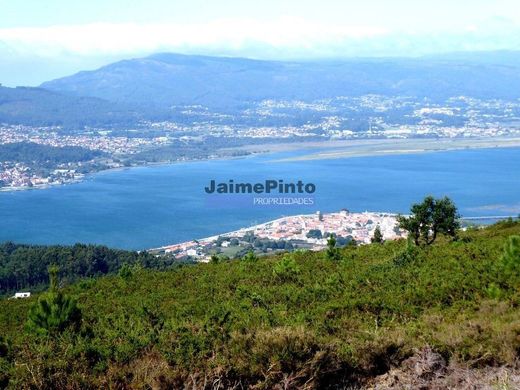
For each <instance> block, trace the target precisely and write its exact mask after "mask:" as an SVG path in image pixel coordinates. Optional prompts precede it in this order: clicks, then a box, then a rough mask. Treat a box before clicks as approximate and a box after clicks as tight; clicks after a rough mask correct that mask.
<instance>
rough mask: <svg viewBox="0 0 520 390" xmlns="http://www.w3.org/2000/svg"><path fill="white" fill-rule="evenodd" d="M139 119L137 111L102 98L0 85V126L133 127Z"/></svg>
mask: <svg viewBox="0 0 520 390" xmlns="http://www.w3.org/2000/svg"><path fill="white" fill-rule="evenodd" d="M139 118H140V114H138V113H137V111H136V110H134V109H131V108H129V107H127V106H124V105H121V104H119V103H113V102H108V101H106V100H103V99H98V98H90V97H76V96H70V95H67V94H63V93H59V92H52V91H47V90H45V89H42V88H31V87H17V88H7V87H2V86H1V85H0V123H11V124H24V125H29V126H65V127H72V128H83V127H84V126H117V125H121V126H124V125H130V124H135V123H136V121H137V120H138V119H139Z"/></svg>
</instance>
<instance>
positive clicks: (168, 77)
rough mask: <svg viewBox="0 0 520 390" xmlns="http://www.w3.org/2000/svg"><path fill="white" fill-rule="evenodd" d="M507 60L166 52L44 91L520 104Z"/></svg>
mask: <svg viewBox="0 0 520 390" xmlns="http://www.w3.org/2000/svg"><path fill="white" fill-rule="evenodd" d="M506 54H507V55H506ZM506 54H505V53H500V52H489V53H485V52H484V53H479V54H478V56H477V55H471V53H470V54H458V55H452V56H449V55H444V56H437V57H435V56H430V57H424V58H364V59H363V58H353V59H345V60H336V61H307V62H294V61H293V62H282V61H259V60H250V59H244V58H227V57H209V56H195V55H181V54H174V53H161V54H154V55H151V56H149V57H145V58H136V59H130V60H124V61H119V62H116V63H113V64H109V65H106V66H104V67H102V68H100V69H97V70H93V71H84V72H79V73H77V74H74V75H72V76H68V77H63V78H60V79H56V80H52V81H48V82H45V83H43V84H42V87H44V88H47V89H50V90H53V91H60V92H66V93H71V94H75V95H77V96H95V97H99V98H103V99H107V100H110V101H115V102H133V103H139V104H150V103H153V104H155V105H157V106H161V107H165V108H167V107H171V106H172V105H183V104H184V105H189V104H201V105H204V106H208V107H220V108H224V107H241V106H244V104H247V103H248V102H254V101H259V100H263V99H281V100H295V99H296V100H304V101H308V100H315V99H322V98H333V97H337V96H361V95H366V94H380V95H387V96H413V97H418V98H423V97H428V98H431V99H446V98H449V97H454V96H461V95H463V96H470V97H475V98H486V99H493V98H502V99H516V98H517V97H518V93H517V91H518V90H519V89H520V52H508V53H506Z"/></svg>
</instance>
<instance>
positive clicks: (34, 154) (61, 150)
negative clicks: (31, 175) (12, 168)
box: [0, 142, 103, 167]
mask: <svg viewBox="0 0 520 390" xmlns="http://www.w3.org/2000/svg"><path fill="white" fill-rule="evenodd" d="M101 156H103V153H102V152H100V151H99V150H90V149H86V148H82V147H80V146H64V147H56V146H50V145H41V144H35V143H32V142H15V143H9V144H1V145H0V161H14V162H21V163H25V164H37V165H38V166H39V167H47V166H54V165H55V164H61V163H69V162H78V161H88V160H92V159H94V158H96V157H101Z"/></svg>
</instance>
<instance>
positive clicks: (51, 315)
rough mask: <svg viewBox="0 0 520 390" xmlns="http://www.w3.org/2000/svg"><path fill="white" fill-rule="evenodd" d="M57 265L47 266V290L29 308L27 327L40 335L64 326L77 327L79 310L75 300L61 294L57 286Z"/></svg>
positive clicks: (61, 328)
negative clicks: (48, 281) (48, 282)
mask: <svg viewBox="0 0 520 390" xmlns="http://www.w3.org/2000/svg"><path fill="white" fill-rule="evenodd" d="M58 271H59V269H58V267H57V266H50V267H49V277H50V287H49V291H48V292H46V293H45V294H43V295H41V296H40V297H39V298H38V302H36V303H35V304H34V305H33V306H32V307H31V308H30V310H29V318H28V321H27V328H28V329H29V330H30V331H32V332H35V333H37V334H40V335H55V334H57V333H61V332H63V331H64V330H65V329H66V328H74V329H77V328H78V327H79V324H80V322H81V310H80V309H79V308H78V306H77V302H76V300H75V299H73V298H72V297H70V296H67V295H65V294H63V292H62V291H61V290H60V289H59V286H58Z"/></svg>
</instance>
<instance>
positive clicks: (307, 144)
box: [0, 137, 520, 192]
mask: <svg viewBox="0 0 520 390" xmlns="http://www.w3.org/2000/svg"><path fill="white" fill-rule="evenodd" d="M515 147H520V137H481V138H373V139H351V140H324V141H303V142H291V143H278V144H257V145H247V146H239V147H236V148H223V149H220V151H228V152H229V151H242V152H246V153H247V154H245V155H242V156H219V157H209V158H199V159H186V160H176V161H160V162H149V163H144V164H138V165H131V166H121V167H113V168H107V169H102V170H99V171H95V172H90V173H87V174H85V175H84V176H83V177H82V178H80V179H75V180H71V181H68V182H65V183H50V184H43V185H36V186H32V187H29V186H20V187H0V192H14V191H26V190H44V189H49V188H54V187H60V186H65V185H70V184H78V183H81V182H83V181H85V180H86V179H87V178H91V177H93V176H95V175H100V174H105V173H110V172H116V171H124V170H127V169H134V168H146V167H156V166H166V165H173V164H181V163H191V162H201V161H212V160H217V161H218V160H235V159H244V158H252V157H254V156H257V155H266V154H274V153H281V152H291V151H293V152H295V151H302V152H303V151H305V150H308V151H309V153H307V154H304V155H301V156H294V157H287V158H280V159H274V160H271V161H269V162H270V163H277V162H295V161H311V160H325V159H342V158H355V157H372V156H388V155H404V154H422V153H435V152H447V151H457V150H472V149H501V148H515ZM313 150H314V151H316V150H319V151H318V152H312V151H313Z"/></svg>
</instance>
